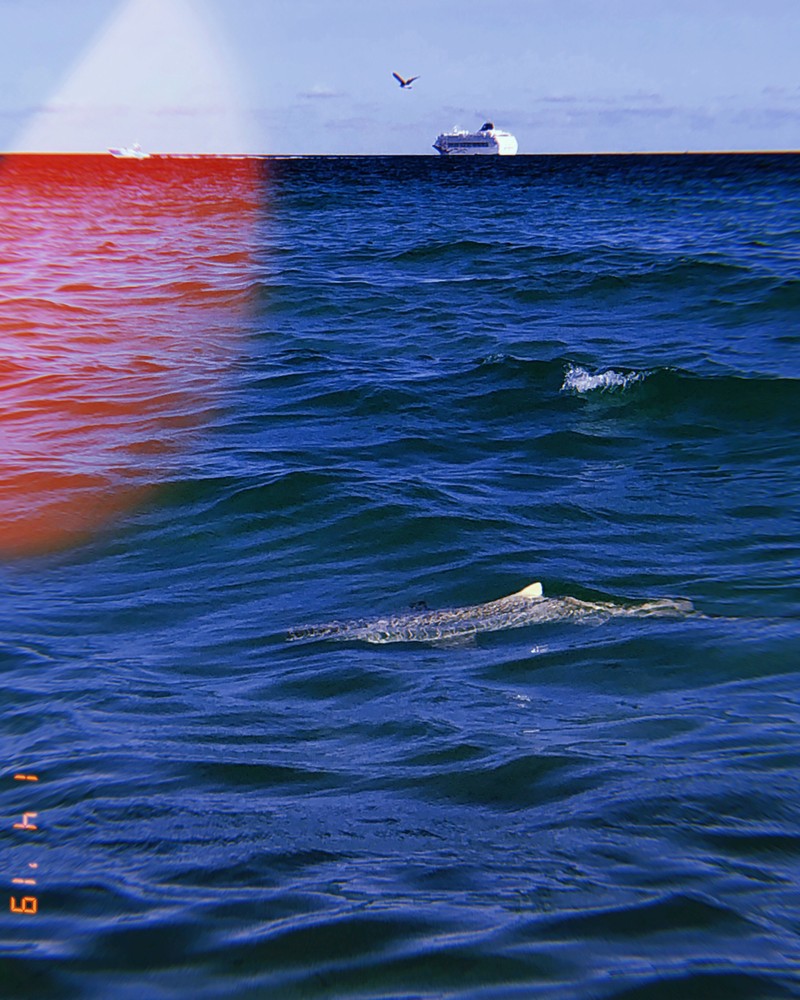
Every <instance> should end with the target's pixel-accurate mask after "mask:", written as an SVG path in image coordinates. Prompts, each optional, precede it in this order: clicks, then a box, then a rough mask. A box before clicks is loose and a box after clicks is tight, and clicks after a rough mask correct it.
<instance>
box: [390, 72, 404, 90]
mask: <svg viewBox="0 0 800 1000" xmlns="http://www.w3.org/2000/svg"><path fill="white" fill-rule="evenodd" d="M392 76H393V77H394V78H395V80H397V82H398V83H399V84H400V86H401V87H404V86H405V85H406V81H405V80H404V79H403V78H402V76H400V74H399V73H392Z"/></svg>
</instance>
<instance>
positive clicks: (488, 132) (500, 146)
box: [433, 122, 517, 156]
mask: <svg viewBox="0 0 800 1000" xmlns="http://www.w3.org/2000/svg"><path fill="white" fill-rule="evenodd" d="M433 148H434V149H435V150H437V151H438V152H439V154H440V155H441V156H514V155H515V154H516V152H517V140H516V138H515V137H514V136H513V135H511V133H510V132H504V131H503V130H502V129H499V128H495V127H494V125H493V124H492V123H491V122H486V124H485V125H484V126H483V127H482V128H481V129H480V130H479V131H477V132H467V131H465V130H464V129H453V130H452V131H451V132H443V133H442V134H441V135H439V136H437V137H436V142H434V144H433Z"/></svg>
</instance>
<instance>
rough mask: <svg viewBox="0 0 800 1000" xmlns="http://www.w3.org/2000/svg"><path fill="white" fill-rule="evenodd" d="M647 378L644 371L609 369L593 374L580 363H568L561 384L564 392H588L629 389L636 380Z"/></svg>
mask: <svg viewBox="0 0 800 1000" xmlns="http://www.w3.org/2000/svg"><path fill="white" fill-rule="evenodd" d="M645 378H646V375H645V374H644V372H627V373H625V372H615V371H614V370H613V369H609V370H608V371H605V372H598V373H597V374H595V375H593V374H592V373H591V372H589V371H587V370H586V369H585V368H581V367H580V365H568V366H567V369H566V371H565V372H564V384H563V385H562V386H561V391H562V392H577V393H587V392H594V391H595V390H597V389H599V390H600V391H601V392H615V391H617V390H623V389H627V388H628V386H629V385H633V384H634V383H635V382H641V381H643V380H644V379H645Z"/></svg>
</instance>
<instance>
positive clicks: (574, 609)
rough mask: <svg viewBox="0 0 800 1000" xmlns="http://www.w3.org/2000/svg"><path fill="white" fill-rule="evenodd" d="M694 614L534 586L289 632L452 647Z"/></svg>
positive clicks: (671, 604) (680, 605)
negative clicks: (554, 626) (591, 624)
mask: <svg viewBox="0 0 800 1000" xmlns="http://www.w3.org/2000/svg"><path fill="white" fill-rule="evenodd" d="M693 610H694V608H693V605H692V602H691V601H688V600H685V599H683V598H678V599H673V598H670V597H661V598H657V599H656V600H652V601H644V602H641V603H638V604H628V605H623V604H613V603H611V602H610V601H581V600H579V599H578V598H577V597H549V598H548V597H545V596H544V591H543V589H542V585H541V583H531V584H529V585H528V586H527V587H523V588H522V590H518V591H517V592H516V593H515V594H509V596H508V597H501V598H500V599H499V600H497V601H489V602H488V604H475V605H472V606H471V607H466V608H442V609H440V610H438V611H428V610H427V609H425V610H413V611H411V612H409V613H408V614H403V615H390V616H388V617H385V618H362V619H356V620H354V621H333V622H323V623H322V624H320V625H299V626H297V627H295V628H292V629H290V630H289V632H288V634H287V639H288V640H289V641H290V642H293V641H296V640H298V639H339V640H353V639H360V640H363V641H364V642H374V643H387V642H443V641H444V642H452V641H459V640H468V639H471V638H473V636H476V635H477V634H478V633H479V632H499V631H501V630H503V629H507V628H520V627H522V626H523V625H534V624H539V623H540V622H562V621H578V622H580V621H587V620H589V619H594V620H598V619H599V620H601V621H602V620H604V619H606V618H609V617H619V616H623V617H629V618H649V617H652V616H660V617H683V616H685V615H688V614H691V613H692V611H693Z"/></svg>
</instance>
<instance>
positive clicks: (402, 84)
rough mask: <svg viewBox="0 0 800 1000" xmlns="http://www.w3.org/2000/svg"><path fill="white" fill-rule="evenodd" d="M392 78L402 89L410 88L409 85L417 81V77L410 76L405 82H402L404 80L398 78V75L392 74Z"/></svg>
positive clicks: (400, 77)
mask: <svg viewBox="0 0 800 1000" xmlns="http://www.w3.org/2000/svg"><path fill="white" fill-rule="evenodd" d="M392 76H393V77H394V78H395V80H397V82H398V83H399V84H400V86H401V87H402V88H405V87H409V88H410V87H411V84H412V83H413V82H414V81H415V80H419V77H418V76H410V77H409V78H408V79H407V80H404V79H403V78H402V76H400V74H399V73H392Z"/></svg>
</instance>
